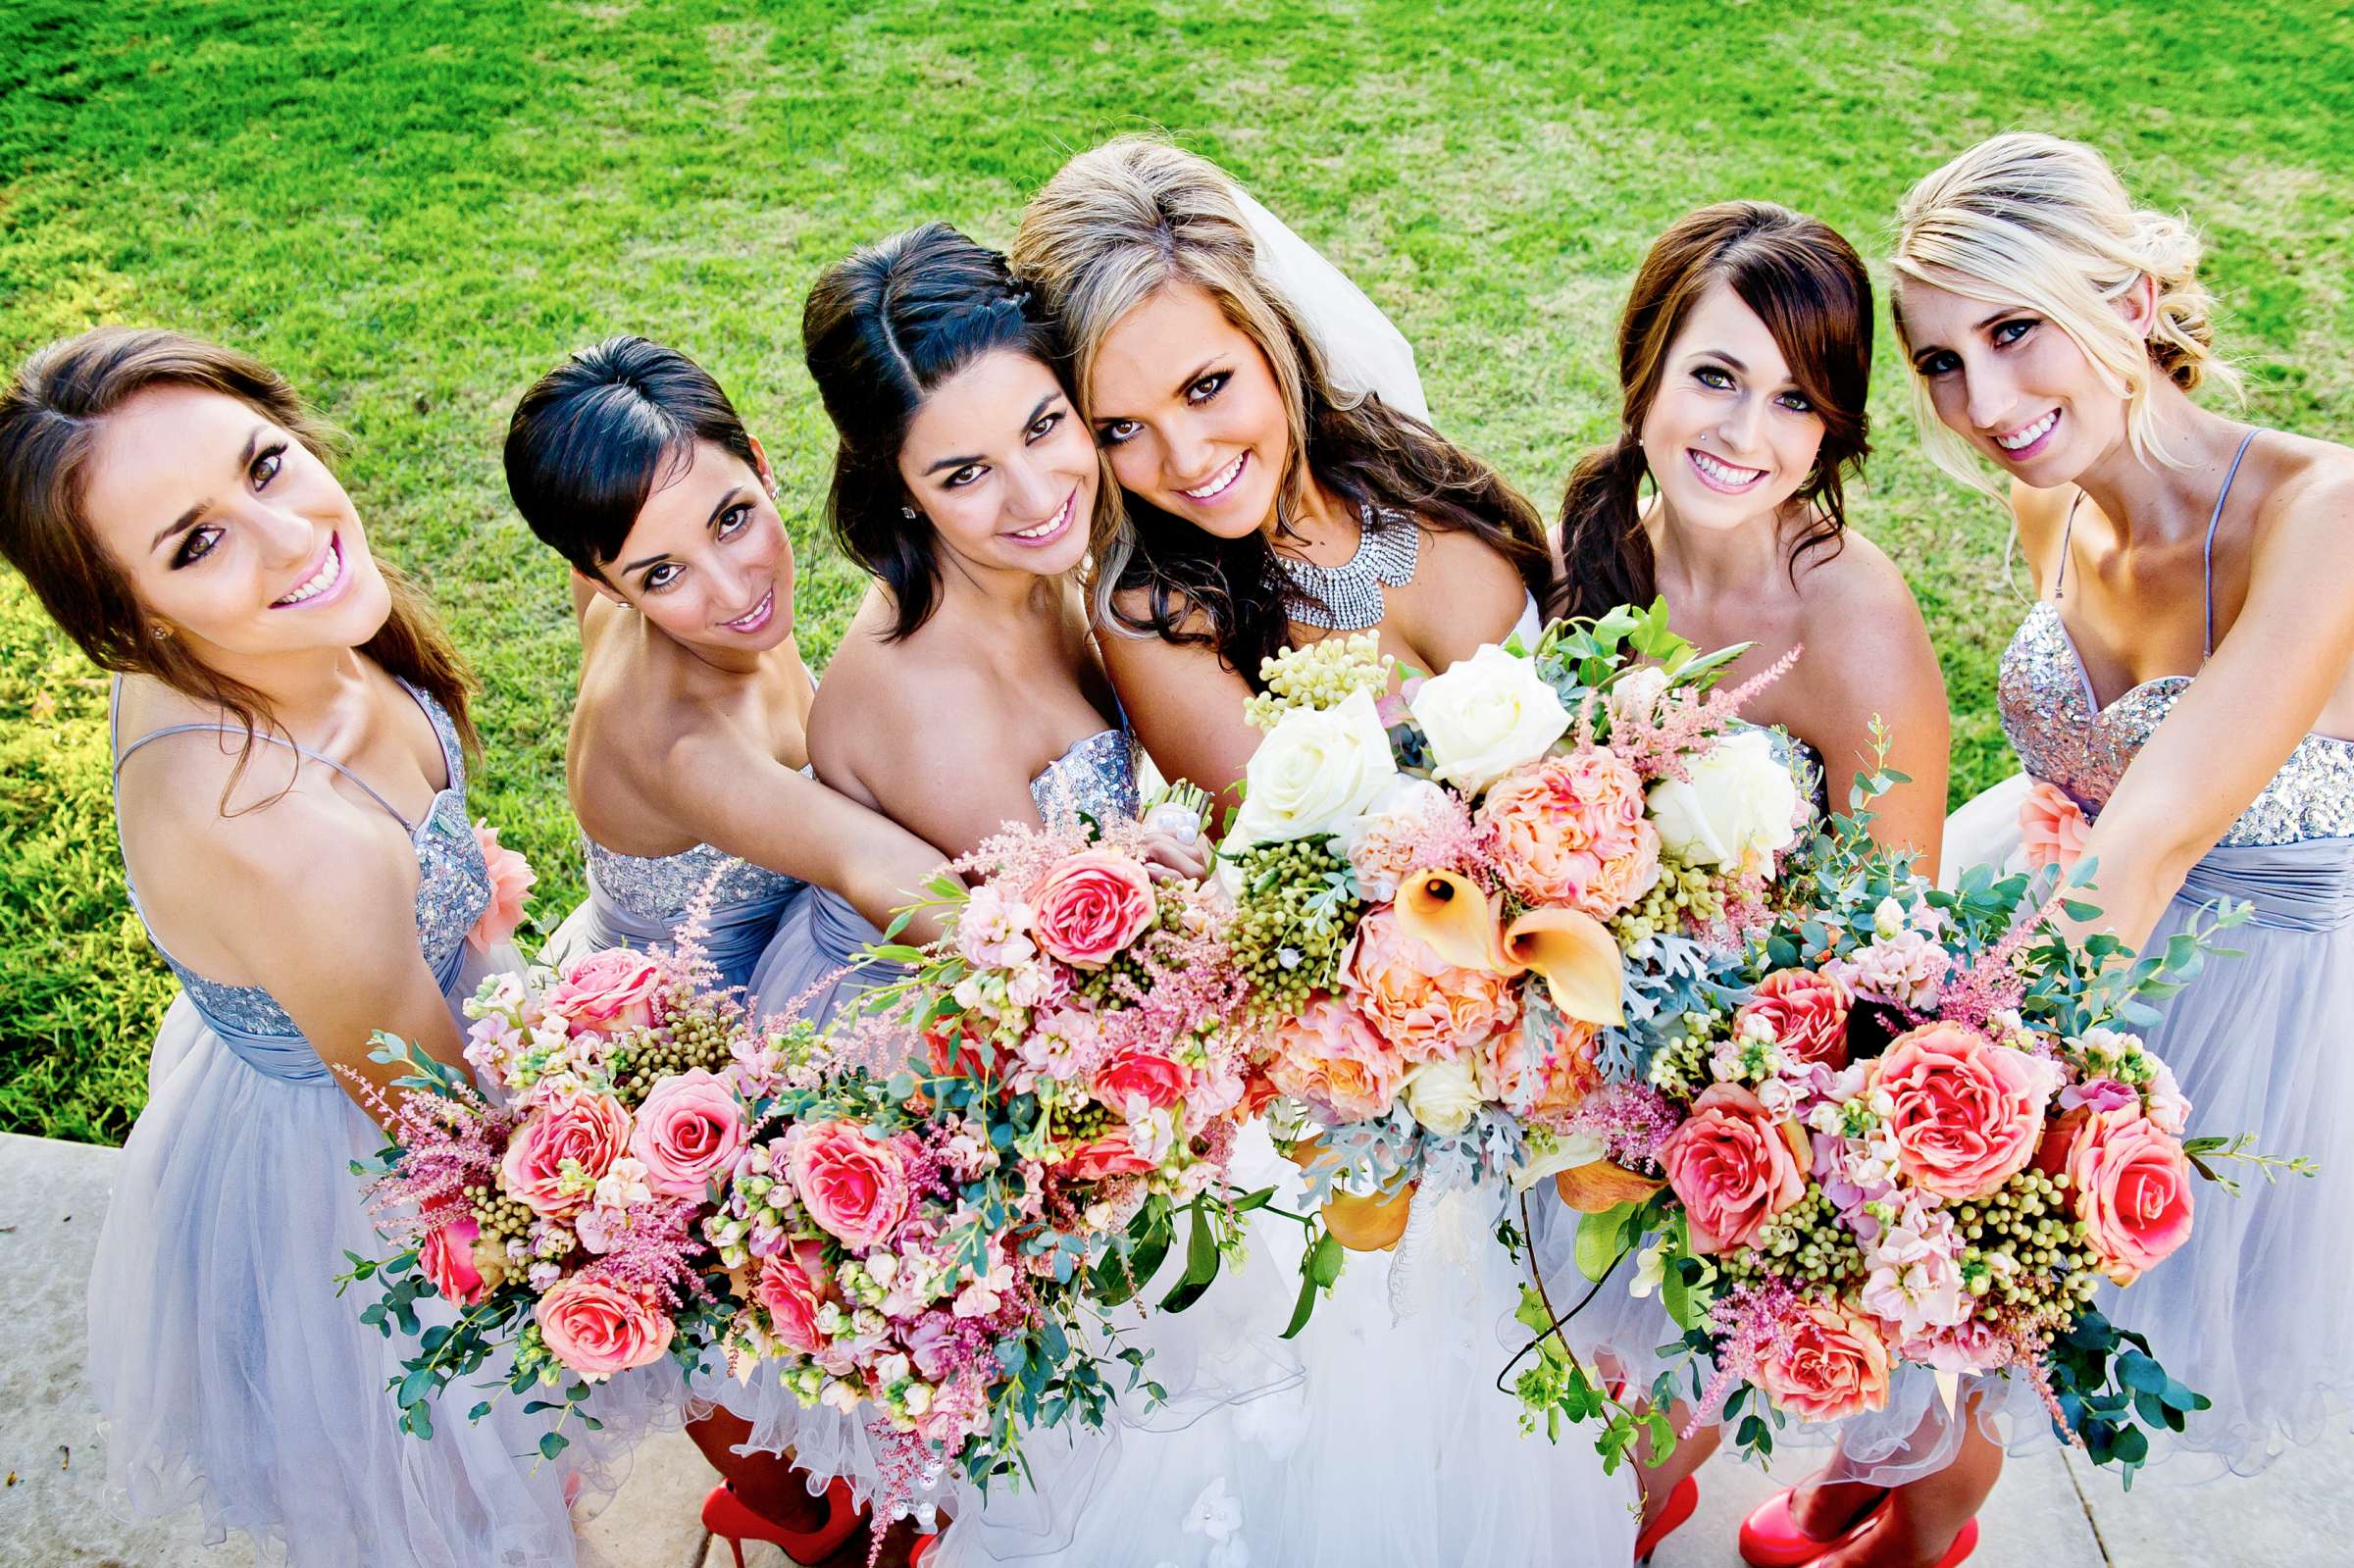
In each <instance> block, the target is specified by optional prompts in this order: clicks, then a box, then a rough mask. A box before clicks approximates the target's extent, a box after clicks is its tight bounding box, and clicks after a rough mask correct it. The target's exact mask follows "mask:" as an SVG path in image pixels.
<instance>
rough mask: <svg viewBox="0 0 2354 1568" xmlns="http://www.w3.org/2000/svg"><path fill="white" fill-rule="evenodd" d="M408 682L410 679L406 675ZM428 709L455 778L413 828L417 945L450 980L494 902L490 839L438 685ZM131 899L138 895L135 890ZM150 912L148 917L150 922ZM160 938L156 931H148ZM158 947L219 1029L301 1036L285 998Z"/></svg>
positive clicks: (425, 699)
mask: <svg viewBox="0 0 2354 1568" xmlns="http://www.w3.org/2000/svg"><path fill="white" fill-rule="evenodd" d="M404 684H406V683H404ZM409 690H410V692H411V694H412V695H414V696H415V697H416V699H417V702H418V705H419V706H420V707H422V708H423V709H424V710H425V714H426V717H427V718H429V719H431V720H432V721H433V725H434V733H435V735H436V736H438V737H439V739H440V742H441V757H442V762H443V765H444V766H445V767H446V769H447V770H448V774H449V784H448V787H446V788H444V789H443V790H442V791H441V792H440V793H439V794H437V795H435V796H434V803H433V805H432V806H431V807H429V808H428V809H427V811H426V814H425V820H424V821H423V822H421V823H419V824H417V826H416V828H415V829H414V830H413V831H412V833H411V834H410V839H411V841H412V842H413V843H414V844H415V845H416V849H417V946H418V950H419V952H420V953H422V954H423V955H424V958H425V962H426V966H427V967H428V968H430V969H431V970H433V972H434V973H435V976H437V977H439V978H441V980H442V982H443V984H444V985H447V983H448V980H449V977H451V976H452V975H454V974H455V973H456V972H457V968H458V961H459V958H460V957H461V953H462V949H463V948H464V946H465V943H466V934H467V933H468V932H469V931H472V930H473V929H474V923H475V922H476V921H477V920H480V919H481V918H482V914H483V911H484V910H485V909H486V908H488V907H489V905H490V873H489V870H488V868H487V867H486V865H485V864H484V862H483V847H482V845H481V843H480V842H478V841H477V840H476V838H475V836H474V829H473V828H472V826H470V825H469V823H468V822H467V818H466V761H465V757H464V754H463V753H462V752H461V751H460V749H459V746H458V732H457V727H456V726H455V725H453V724H451V723H450V719H449V715H448V714H447V713H445V712H443V711H442V709H441V704H439V703H438V702H435V700H434V698H433V695H432V693H430V692H426V691H421V690H418V689H417V688H416V687H414V686H411V687H410V688H409ZM131 903H132V905H133V907H134V908H135V907H136V905H137V903H138V897H137V893H136V891H135V890H134V891H133V893H132V896H131ZM145 919H146V916H145V914H144V912H142V913H141V915H140V920H141V922H142V923H144V921H145ZM148 939H149V940H151V941H153V940H154V933H153V932H152V931H150V932H149V933H148ZM155 950H156V951H157V952H158V953H161V954H162V955H163V960H164V962H165V963H166V964H167V965H169V966H170V967H171V970H172V973H173V974H175V975H177V976H179V984H180V986H181V987H182V988H183V989H185V990H186V991H187V993H188V999H189V1000H190V1001H192V1002H194V1003H195V1004H196V1010H197V1011H198V1012H200V1013H202V1014H203V1015H204V1017H205V1020H206V1022H208V1023H210V1024H212V1025H213V1027H214V1028H215V1029H217V1030H223V1031H225V1032H234V1033H237V1034H243V1035H250V1036H255V1037H261V1038H269V1039H286V1040H296V1039H300V1038H301V1037H302V1032H301V1031H300V1030H298V1029H296V1028H295V1027H294V1020H293V1019H291V1018H289V1017H287V1016H286V1011H285V1009H284V1008H282V1007H281V1006H279V1005H278V1002H277V999H276V998H274V997H273V996H271V994H270V992H269V991H268V990H266V989H264V988H263V987H262V986H229V985H224V984H222V983H221V982H219V981H213V980H207V979H205V978H204V977H203V976H202V975H199V974H197V973H196V972H195V971H193V970H191V969H189V968H187V967H186V966H184V965H182V964H181V963H180V962H179V960H178V959H176V958H174V957H173V956H172V955H171V954H170V953H168V952H165V951H164V945H163V943H162V942H160V941H158V942H156V943H155Z"/></svg>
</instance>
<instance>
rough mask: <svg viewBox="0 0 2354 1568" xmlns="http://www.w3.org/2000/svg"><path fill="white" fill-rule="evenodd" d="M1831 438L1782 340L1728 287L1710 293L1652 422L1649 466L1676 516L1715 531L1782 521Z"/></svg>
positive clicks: (1675, 358) (1666, 365) (1682, 335)
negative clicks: (1824, 440) (1786, 507)
mask: <svg viewBox="0 0 2354 1568" xmlns="http://www.w3.org/2000/svg"><path fill="white" fill-rule="evenodd" d="M1822 432H1823V425H1822V420H1821V418H1820V417H1819V416H1818V415H1817V413H1816V412H1815V408H1814V405H1813V404H1812V403H1811V402H1809V401H1808V399H1807V396H1806V394H1805V393H1803V392H1801V391H1800V390H1799V389H1798V386H1797V384H1796V383H1795V382H1794V381H1793V380H1792V379H1791V377H1790V367H1789V365H1788V363H1787V362H1785V361H1784V359H1783V358H1782V351H1781V349H1780V347H1779V346H1778V345H1777V344H1776V343H1775V342H1774V340H1773V333H1772V332H1770V331H1768V330H1767V329H1766V324H1765V323H1764V322H1763V321H1760V320H1759V319H1758V314H1757V312H1755V311H1753V310H1751V309H1750V308H1749V306H1747V305H1746V304H1744V303H1742V300H1741V297H1740V296H1739V295H1738V294H1736V293H1734V292H1733V290H1732V287H1731V286H1730V285H1729V284H1726V283H1721V282H1720V283H1717V284H1715V285H1714V286H1713V287H1711V288H1710V289H1709V290H1708V291H1707V292H1706V293H1704V294H1703V295H1702V296H1701V297H1700V300H1699V302H1698V303H1697V304H1695V305H1694V306H1693V307H1692V310H1691V313H1690V314H1689V315H1687V316H1686V317H1685V319H1684V323H1683V326H1682V328H1681V329H1679V330H1678V331H1677V332H1676V334H1675V339H1674V341H1673V342H1671V343H1669V344H1668V346H1667V352H1666V354H1665V356H1664V358H1663V361H1662V364H1661V368H1660V381H1659V386H1658V388H1657V389H1656V390H1655V391H1654V393H1653V394H1652V399H1651V406H1650V408H1649V409H1648V410H1647V411H1646V412H1645V414H1644V416H1643V428H1642V430H1641V432H1640V433H1641V438H1642V442H1643V456H1644V460H1645V461H1646V462H1647V463H1649V464H1650V466H1651V473H1652V478H1653V480H1654V481H1655V482H1657V483H1658V485H1659V487H1660V495H1661V498H1662V499H1663V501H1664V502H1665V503H1666V505H1667V507H1668V512H1669V515H1670V516H1671V517H1673V518H1674V519H1675V520H1676V521H1677V522H1678V523H1680V524H1685V525H1689V526H1692V527H1696V528H1708V529H1728V528H1737V527H1739V526H1741V525H1743V524H1745V523H1748V522H1750V521H1751V520H1753V519H1756V518H1760V517H1771V516H1773V515H1774V514H1776V513H1777V512H1779V511H1780V509H1781V507H1782V505H1783V503H1784V502H1786V501H1788V500H1789V499H1790V497H1791V496H1792V495H1794V494H1796V493H1797V492H1798V489H1799V487H1800V486H1801V485H1803V484H1805V483H1806V481H1807V478H1808V476H1809V475H1810V474H1812V473H1813V472H1814V469H1815V459H1816V456H1817V453H1819V452H1820V450H1821V448H1822Z"/></svg>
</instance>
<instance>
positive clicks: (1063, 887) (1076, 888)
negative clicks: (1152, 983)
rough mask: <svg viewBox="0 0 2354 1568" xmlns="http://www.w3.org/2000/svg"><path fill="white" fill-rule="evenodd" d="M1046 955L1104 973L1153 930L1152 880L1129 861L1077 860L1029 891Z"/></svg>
mask: <svg viewBox="0 0 2354 1568" xmlns="http://www.w3.org/2000/svg"><path fill="white" fill-rule="evenodd" d="M1030 907H1031V909H1032V910H1033V911H1034V913H1033V915H1032V929H1033V931H1034V932H1035V934H1036V936H1037V939H1038V945H1039V947H1040V949H1041V950H1042V951H1044V952H1045V953H1047V954H1048V955H1049V956H1050V957H1054V958H1059V959H1061V960H1062V961H1063V962H1064V963H1066V964H1069V965H1072V966H1073V967H1074V968H1078V969H1101V968H1102V967H1103V966H1104V965H1105V964H1108V963H1110V962H1111V961H1112V959H1114V958H1115V957H1117V956H1118V955H1119V954H1120V952H1121V950H1122V949H1124V948H1125V947H1126V946H1127V945H1128V944H1129V943H1130V942H1132V941H1134V940H1136V938H1137V937H1138V936H1141V935H1143V933H1144V931H1145V929H1146V928H1147V927H1149V926H1151V924H1152V917H1153V915H1154V913H1155V912H1156V908H1157V906H1156V904H1155V902H1154V900H1153V897H1152V878H1151V874H1150V873H1148V872H1147V871H1146V870H1145V868H1144V867H1143V866H1141V865H1138V864H1137V863H1136V862H1135V861H1133V860H1131V859H1129V858H1128V857H1127V856H1126V855H1115V854H1111V853H1108V852H1106V851H1104V850H1100V849H1091V850H1089V851H1087V852H1086V853H1085V854H1078V855H1073V856H1071V857H1070V858H1069V859H1067V860H1065V861H1063V862H1062V863H1061V864H1059V865H1057V866H1056V867H1055V868H1054V869H1053V870H1052V871H1049V872H1048V873H1047V874H1046V875H1045V876H1044V877H1041V878H1040V879H1039V880H1038V882H1037V884H1036V885H1034V886H1032V887H1031V889H1030Z"/></svg>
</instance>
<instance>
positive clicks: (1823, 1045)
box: [1733, 969, 1855, 1072]
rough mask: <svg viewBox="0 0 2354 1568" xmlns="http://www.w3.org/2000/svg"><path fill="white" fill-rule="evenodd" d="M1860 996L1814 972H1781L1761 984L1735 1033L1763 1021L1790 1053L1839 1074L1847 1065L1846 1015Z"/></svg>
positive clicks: (1739, 1018) (1736, 1016) (1735, 1020)
mask: <svg viewBox="0 0 2354 1568" xmlns="http://www.w3.org/2000/svg"><path fill="white" fill-rule="evenodd" d="M1854 1005H1855V996H1854V994H1853V993H1852V992H1850V991H1849V990H1848V988H1847V986H1845V985H1843V984H1841V983H1840V982H1839V981H1838V980H1836V979H1833V978H1832V977H1831V976H1828V975H1818V974H1817V973H1816V972H1815V971H1814V970H1811V969H1777V970H1775V971H1774V972H1773V973H1772V974H1770V975H1768V976H1766V978H1765V979H1764V980H1762V981H1760V982H1758V987H1757V991H1756V993H1755V995H1754V996H1753V998H1752V999H1751V1000H1750V1001H1748V1002H1745V1003H1744V1004H1742V1007H1741V1010H1740V1011H1739V1012H1737V1013H1735V1014H1734V1015H1733V1028H1734V1030H1735V1032H1736V1033H1738V1032H1739V1030H1740V1027H1741V1025H1742V1024H1744V1023H1746V1022H1748V1021H1749V1020H1750V1019H1752V1018H1761V1019H1764V1020H1765V1021H1766V1023H1767V1024H1768V1025H1770V1026H1771V1027H1772V1029H1773V1037H1774V1038H1775V1039H1776V1040H1778V1041H1779V1042H1780V1043H1781V1047H1782V1050H1783V1052H1784V1053H1785V1054H1787V1055H1789V1056H1790V1057H1792V1058H1793V1059H1794V1060H1797V1061H1802V1062H1818V1063H1820V1064H1821V1065H1822V1066H1824V1067H1827V1068H1829V1069H1830V1070H1831V1071H1833V1072H1837V1071H1838V1070H1839V1069H1840V1068H1842V1067H1845V1066H1846V1065H1847V1014H1848V1009H1849V1008H1851V1007H1853V1006H1854Z"/></svg>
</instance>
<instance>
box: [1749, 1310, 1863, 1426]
mask: <svg viewBox="0 0 2354 1568" xmlns="http://www.w3.org/2000/svg"><path fill="white" fill-rule="evenodd" d="M1789 1327H1790V1333H1789V1338H1788V1340H1786V1341H1783V1342H1782V1343H1778V1344H1773V1345H1768V1346H1767V1347H1766V1351H1765V1353H1764V1354H1763V1355H1761V1356H1760V1357H1759V1364H1758V1387H1759V1388H1761V1389H1763V1390H1765V1391H1766V1397H1767V1398H1768V1399H1771V1400H1772V1401H1773V1402H1774V1405H1775V1406H1776V1407H1777V1408H1778V1409H1781V1410H1785V1411H1787V1412H1789V1413H1790V1414H1792V1415H1794V1416H1797V1417H1799V1418H1800V1419H1802V1420H1806V1421H1833V1420H1837V1419H1838V1418H1839V1417H1841V1416H1852V1415H1861V1414H1863V1413H1864V1412H1865V1411H1867V1410H1877V1409H1879V1408H1881V1407H1882V1406H1884V1405H1885V1404H1887V1402H1888V1345H1887V1343H1886V1341H1885V1340H1882V1339H1881V1338H1880V1334H1879V1330H1878V1329H1877V1328H1875V1327H1874V1326H1873V1324H1872V1321H1871V1319H1869V1318H1868V1317H1866V1316H1865V1315H1864V1314H1863V1313H1861V1312H1851V1311H1849V1310H1848V1309H1847V1308H1845V1307H1843V1306H1840V1305H1839V1304H1838V1303H1836V1302H1833V1301H1808V1302H1806V1303H1804V1304H1803V1306H1802V1307H1801V1310H1800V1312H1799V1315H1798V1321H1797V1322H1796V1323H1794V1324H1791V1325H1790V1326H1789Z"/></svg>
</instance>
